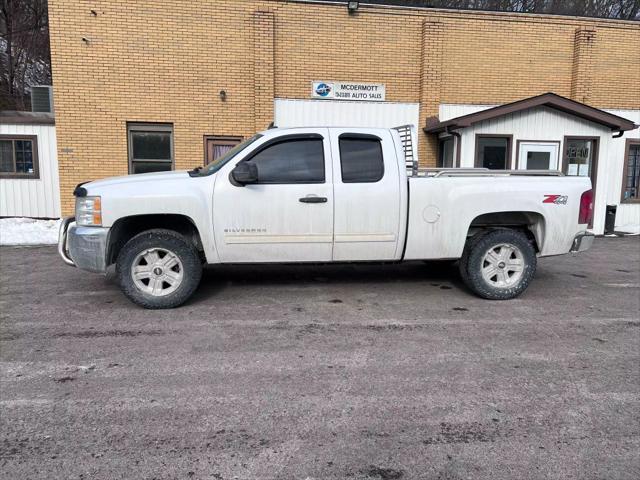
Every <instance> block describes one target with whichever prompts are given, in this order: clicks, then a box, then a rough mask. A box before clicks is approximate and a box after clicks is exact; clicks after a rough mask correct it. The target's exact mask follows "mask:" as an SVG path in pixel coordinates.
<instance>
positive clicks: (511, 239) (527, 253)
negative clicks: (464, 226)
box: [460, 228, 537, 300]
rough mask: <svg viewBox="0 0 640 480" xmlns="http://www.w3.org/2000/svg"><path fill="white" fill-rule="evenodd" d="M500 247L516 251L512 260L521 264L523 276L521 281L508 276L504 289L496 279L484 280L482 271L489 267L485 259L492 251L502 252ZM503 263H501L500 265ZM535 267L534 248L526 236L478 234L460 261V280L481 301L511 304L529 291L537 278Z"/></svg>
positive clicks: (503, 231) (502, 231)
mask: <svg viewBox="0 0 640 480" xmlns="http://www.w3.org/2000/svg"><path fill="white" fill-rule="evenodd" d="M500 245H507V246H512V247H515V249H517V251H518V252H519V253H514V254H513V260H520V261H521V262H522V272H521V274H520V275H519V277H518V276H516V277H511V276H510V275H509V273H508V272H505V275H506V276H507V284H506V285H505V286H497V284H496V283H497V281H498V277H497V276H496V277H493V278H495V279H496V280H495V282H494V281H493V280H487V279H485V276H484V275H483V271H482V269H483V268H485V266H489V265H488V261H487V260H486V258H485V256H486V255H487V253H488V252H489V250H491V249H499V248H500ZM507 251H508V250H507ZM517 254H519V255H520V256H521V258H520V259H517V258H516V255H517ZM510 258H511V257H510ZM509 261H511V260H509ZM502 263H503V262H500V264H502ZM536 266H537V257H536V251H535V248H534V247H533V245H532V243H531V241H530V240H529V238H528V237H527V236H526V235H525V234H524V233H523V232H521V231H518V230H512V229H507V228H505V229H496V230H488V231H486V232H481V233H478V234H476V235H475V236H473V237H472V238H470V239H469V240H468V241H467V245H466V246H465V249H464V253H463V255H462V258H461V259H460V276H461V277H462V280H463V281H464V283H465V284H466V285H467V287H469V289H470V290H471V291H473V292H474V293H475V294H476V295H478V296H480V297H482V298H487V299H489V300H509V299H511V298H515V297H517V296H518V295H520V294H521V293H522V292H524V291H525V290H526V288H527V287H528V286H529V283H530V282H531V279H532V278H533V275H534V274H535V271H536ZM502 268H503V269H504V268H505V267H504V266H503V267H502ZM507 270H508V268H507ZM512 274H517V272H512ZM487 276H488V275H487ZM512 278H513V279H512ZM508 282H513V283H508Z"/></svg>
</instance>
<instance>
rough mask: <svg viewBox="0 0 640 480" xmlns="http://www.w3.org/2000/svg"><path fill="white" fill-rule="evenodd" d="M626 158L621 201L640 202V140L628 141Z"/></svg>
mask: <svg viewBox="0 0 640 480" xmlns="http://www.w3.org/2000/svg"><path fill="white" fill-rule="evenodd" d="M624 158H625V162H624V169H623V171H622V199H621V201H622V202H623V203H630V202H634V203H635V202H640V140H632V139H627V145H626V148H625V155H624Z"/></svg>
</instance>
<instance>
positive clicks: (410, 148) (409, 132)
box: [393, 125, 418, 177]
mask: <svg viewBox="0 0 640 480" xmlns="http://www.w3.org/2000/svg"><path fill="white" fill-rule="evenodd" d="M393 129H394V130H397V131H398V133H399V134H400V140H401V141H402V150H404V163H405V166H406V167H407V176H408V177H415V176H417V174H418V153H417V152H416V149H415V145H414V144H413V138H414V136H415V127H414V126H413V125H400V126H398V127H393Z"/></svg>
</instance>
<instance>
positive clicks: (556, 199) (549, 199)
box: [542, 195, 569, 205]
mask: <svg viewBox="0 0 640 480" xmlns="http://www.w3.org/2000/svg"><path fill="white" fill-rule="evenodd" d="M568 199H569V197H568V196H567V195H545V196H544V200H543V201H542V203H555V204H556V205H566V204H567V200H568Z"/></svg>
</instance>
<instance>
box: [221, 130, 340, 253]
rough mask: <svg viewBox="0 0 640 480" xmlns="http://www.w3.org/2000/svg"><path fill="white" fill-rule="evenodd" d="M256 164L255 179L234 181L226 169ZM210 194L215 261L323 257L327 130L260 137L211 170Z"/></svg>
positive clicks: (328, 238) (327, 231)
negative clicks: (249, 148) (213, 179)
mask: <svg viewBox="0 0 640 480" xmlns="http://www.w3.org/2000/svg"><path fill="white" fill-rule="evenodd" d="M241 162H252V163H253V164H255V165H256V166H257V170H258V183H256V184H248V185H244V186H242V185H234V183H233V182H232V181H231V180H230V172H231V170H232V169H233V168H234V167H235V166H236V165H237V164H239V163H241ZM216 175H217V177H216V182H215V187H214V195H213V222H214V230H215V239H216V248H217V249H218V254H219V256H220V260H221V262H226V263H229V262H233V263H243V262H249V263H261V262H328V261H331V258H332V255H331V252H332V247H333V205H334V202H333V185H332V182H331V178H332V166H331V156H330V146H329V139H328V130H327V129H318V128H315V129H297V130H296V133H295V134H290V135H284V136H279V137H276V138H271V139H265V140H264V141H262V142H260V143H256V147H255V149H254V150H253V151H252V152H251V153H249V154H248V155H246V156H244V157H243V158H242V159H241V160H240V161H236V160H235V159H234V160H232V161H231V162H229V164H228V165H225V167H224V168H223V169H221V170H220V171H219V172H218V173H217V174H216Z"/></svg>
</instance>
